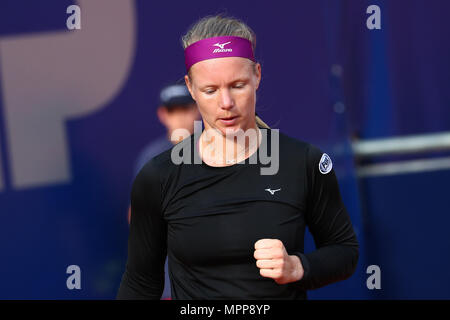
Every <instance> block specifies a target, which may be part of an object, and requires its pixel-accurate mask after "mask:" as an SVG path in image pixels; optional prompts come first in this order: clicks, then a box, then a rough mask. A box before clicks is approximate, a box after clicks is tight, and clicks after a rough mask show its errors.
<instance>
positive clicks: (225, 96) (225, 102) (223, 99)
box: [219, 89, 234, 110]
mask: <svg viewBox="0 0 450 320" xmlns="http://www.w3.org/2000/svg"><path fill="white" fill-rule="evenodd" d="M219 99H220V107H221V108H222V109H225V110H229V109H231V108H232V107H233V106H234V100H233V97H232V96H231V93H230V90H228V89H223V90H220V98H219Z"/></svg>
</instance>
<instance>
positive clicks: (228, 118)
mask: <svg viewBox="0 0 450 320" xmlns="http://www.w3.org/2000/svg"><path fill="white" fill-rule="evenodd" d="M236 117H237V116H233V117H226V118H220V120H232V119H234V118H236Z"/></svg>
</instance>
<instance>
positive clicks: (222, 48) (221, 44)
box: [213, 41, 233, 53]
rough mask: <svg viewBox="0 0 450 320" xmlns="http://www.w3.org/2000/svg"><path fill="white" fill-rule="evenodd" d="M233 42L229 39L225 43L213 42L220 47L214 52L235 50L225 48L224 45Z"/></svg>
mask: <svg viewBox="0 0 450 320" xmlns="http://www.w3.org/2000/svg"><path fill="white" fill-rule="evenodd" d="M230 43H231V41H228V42H224V43H215V44H213V46H216V47H219V48H220V49H215V50H214V51H213V53H216V52H233V49H224V47H225V46H226V45H227V44H230Z"/></svg>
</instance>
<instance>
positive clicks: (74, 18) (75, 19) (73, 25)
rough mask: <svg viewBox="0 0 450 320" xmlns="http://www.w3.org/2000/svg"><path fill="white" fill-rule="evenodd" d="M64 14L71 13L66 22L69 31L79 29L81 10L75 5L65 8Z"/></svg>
mask: <svg viewBox="0 0 450 320" xmlns="http://www.w3.org/2000/svg"><path fill="white" fill-rule="evenodd" d="M66 13H72V14H71V15H70V16H69V17H68V18H67V20H66V26H67V29H69V30H74V29H77V30H80V29H81V10H80V7H79V6H77V5H71V6H68V7H67V10H66Z"/></svg>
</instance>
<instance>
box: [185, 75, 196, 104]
mask: <svg viewBox="0 0 450 320" xmlns="http://www.w3.org/2000/svg"><path fill="white" fill-rule="evenodd" d="M184 82H186V87H187V88H188V90H189V93H190V94H191V97H192V99H194V101H196V100H195V96H194V93H193V90H192V83H191V81H189V76H188V75H185V76H184Z"/></svg>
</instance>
